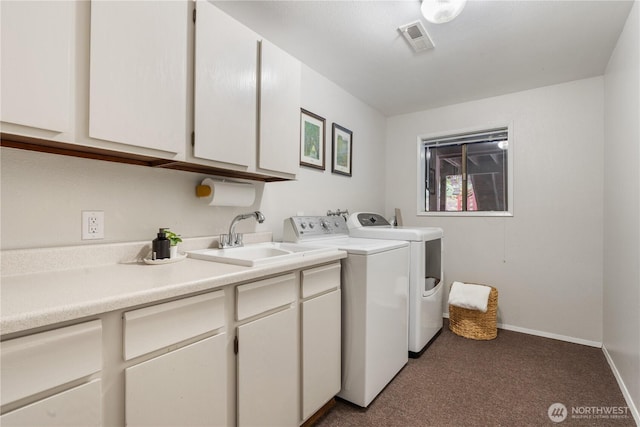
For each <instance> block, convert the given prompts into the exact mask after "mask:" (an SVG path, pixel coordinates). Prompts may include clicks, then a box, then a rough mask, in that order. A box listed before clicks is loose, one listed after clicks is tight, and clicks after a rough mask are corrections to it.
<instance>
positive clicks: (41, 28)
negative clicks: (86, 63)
mask: <svg viewBox="0 0 640 427" xmlns="http://www.w3.org/2000/svg"><path fill="white" fill-rule="evenodd" d="M0 8H1V11H2V12H1V13H0V15H2V34H1V38H2V61H1V62H2V66H1V73H2V74H1V76H2V77H1V80H2V107H1V109H0V111H1V117H2V121H3V122H8V123H15V124H19V125H24V126H30V127H34V128H40V129H46V130H50V131H55V132H67V131H69V129H70V127H71V114H72V105H71V100H72V90H71V85H72V78H73V66H74V61H73V35H74V33H73V31H74V25H75V23H74V19H75V5H74V3H73V2H70V1H34V2H30V1H3V2H2V3H1V5H0Z"/></svg>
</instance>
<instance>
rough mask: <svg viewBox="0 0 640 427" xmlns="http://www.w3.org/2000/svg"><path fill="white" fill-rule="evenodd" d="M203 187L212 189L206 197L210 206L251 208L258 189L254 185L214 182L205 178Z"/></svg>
mask: <svg viewBox="0 0 640 427" xmlns="http://www.w3.org/2000/svg"><path fill="white" fill-rule="evenodd" d="M202 185H203V186H208V187H209V188H211V194H209V195H208V196H206V199H207V204H208V205H209V206H245V207H246V206H251V205H253V202H254V201H255V199H256V188H255V187H254V186H253V185H252V184H241V183H237V182H221V181H214V180H212V179H211V178H205V179H204V180H203V181H202Z"/></svg>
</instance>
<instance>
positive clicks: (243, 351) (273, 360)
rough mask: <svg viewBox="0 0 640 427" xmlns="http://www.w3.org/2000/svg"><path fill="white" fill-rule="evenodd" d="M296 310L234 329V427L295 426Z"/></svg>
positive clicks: (282, 312) (296, 406) (296, 399)
mask: <svg viewBox="0 0 640 427" xmlns="http://www.w3.org/2000/svg"><path fill="white" fill-rule="evenodd" d="M296 316H297V310H296V309H293V308H288V309H286V310H284V311H280V312H278V313H275V314H272V315H269V316H267V317H263V318H261V319H258V320H255V321H253V322H251V323H247V324H246V325H242V326H239V327H238V425H240V426H278V427H285V426H297V425H298V405H299V403H298V380H299V374H298V372H299V362H298V360H299V358H298V345H297V333H298V332H297V327H296V324H297V319H296Z"/></svg>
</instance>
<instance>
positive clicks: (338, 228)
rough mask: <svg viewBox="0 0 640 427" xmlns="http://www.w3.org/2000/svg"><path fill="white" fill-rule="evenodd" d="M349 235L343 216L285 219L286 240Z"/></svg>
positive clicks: (294, 240) (295, 240) (284, 237)
mask: <svg viewBox="0 0 640 427" xmlns="http://www.w3.org/2000/svg"><path fill="white" fill-rule="evenodd" d="M340 235H344V236H345V237H346V236H348V235H349V229H348V228H347V222H346V221H345V220H344V218H343V217H342V216H335V215H334V216H292V217H290V218H287V219H285V220H284V229H283V233H282V237H283V240H284V241H285V242H298V241H301V240H311V239H318V238H322V237H336V236H340Z"/></svg>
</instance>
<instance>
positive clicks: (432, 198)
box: [419, 127, 512, 215]
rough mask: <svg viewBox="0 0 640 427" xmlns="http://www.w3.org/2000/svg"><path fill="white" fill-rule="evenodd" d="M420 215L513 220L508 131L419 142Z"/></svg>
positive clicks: (464, 134)
mask: <svg viewBox="0 0 640 427" xmlns="http://www.w3.org/2000/svg"><path fill="white" fill-rule="evenodd" d="M419 149H420V163H421V164H420V171H421V176H420V180H421V185H420V186H419V188H420V193H421V194H420V199H419V200H420V207H421V208H420V211H421V212H422V213H432V212H436V213H440V214H443V213H447V214H448V213H454V212H467V213H468V214H469V213H472V214H476V215H510V212H511V209H510V207H511V199H512V196H510V194H512V192H511V184H510V181H511V179H510V176H511V175H510V173H509V172H510V171H509V165H510V163H511V160H510V149H509V129H508V128H507V127H500V128H494V129H488V130H482V131H477V132H469V133H459V134H455V135H447V136H440V137H430V138H421V139H420V141H419Z"/></svg>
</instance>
